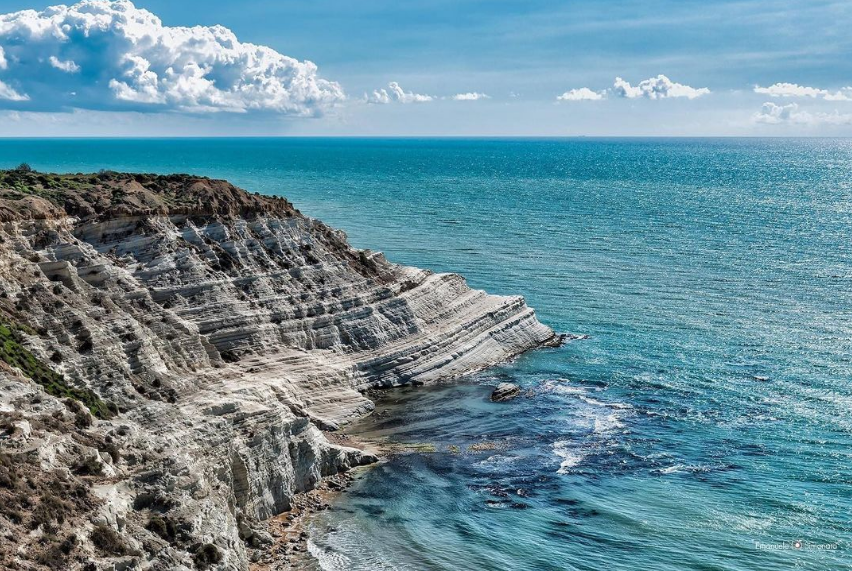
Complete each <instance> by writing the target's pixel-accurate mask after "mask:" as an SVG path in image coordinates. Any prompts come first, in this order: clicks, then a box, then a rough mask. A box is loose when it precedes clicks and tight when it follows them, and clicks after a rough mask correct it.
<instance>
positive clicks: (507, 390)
mask: <svg viewBox="0 0 852 571" xmlns="http://www.w3.org/2000/svg"><path fill="white" fill-rule="evenodd" d="M519 394H521V387H519V386H518V385H516V384H514V383H500V384H499V385H497V386H496V387H494V390H493V391H492V392H491V402H503V401H507V400H512V399H513V398H515V397H516V396H518V395H519Z"/></svg>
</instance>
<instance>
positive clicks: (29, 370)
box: [0, 323, 116, 418]
mask: <svg viewBox="0 0 852 571" xmlns="http://www.w3.org/2000/svg"><path fill="white" fill-rule="evenodd" d="M19 330H20V328H15V327H13V326H11V325H6V324H3V323H0V361H3V362H4V363H6V364H8V365H10V366H12V367H17V368H18V369H20V370H21V372H22V373H23V374H24V375H25V376H27V377H29V378H30V379H32V380H33V381H35V382H37V383H38V384H40V385H41V386H43V387H44V390H45V391H46V392H47V394H49V395H52V396H55V397H58V398H71V399H74V400H77V401H80V402H81V403H83V404H84V405H85V406H86V407H88V409H89V411H91V413H92V414H93V415H94V416H96V417H98V418H111V417H112V416H114V415H115V412H116V410H115V406H114V405H112V404H111V403H107V402H105V401H103V400H101V399H100V398H99V397H98V395H96V394H95V393H93V392H92V391H90V390H88V389H80V388H76V387H72V386H69V385H68V383H67V381H66V380H65V377H64V376H62V375H60V374H59V373H57V372H55V371H54V370H52V369H51V368H50V367H48V366H47V365H45V364H44V363H42V362H41V361H40V360H39V359H37V358H36V356H35V355H33V354H32V353H30V352H29V351H28V350H27V349H26V348H25V347H24V346H23V344H22V338H21V334H20V333H19Z"/></svg>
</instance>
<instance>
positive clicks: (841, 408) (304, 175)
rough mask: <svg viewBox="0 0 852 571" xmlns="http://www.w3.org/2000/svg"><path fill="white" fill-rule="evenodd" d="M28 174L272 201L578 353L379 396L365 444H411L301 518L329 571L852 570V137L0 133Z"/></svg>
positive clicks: (551, 353)
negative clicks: (514, 312) (156, 176)
mask: <svg viewBox="0 0 852 571" xmlns="http://www.w3.org/2000/svg"><path fill="white" fill-rule="evenodd" d="M22 161H27V162H29V163H30V164H31V165H32V166H34V167H36V168H39V169H44V170H61V171H92V170H98V169H100V168H111V169H116V170H143V171H157V172H174V171H188V172H194V173H199V174H205V175H210V176H215V177H224V178H228V179H230V180H232V181H233V182H235V183H236V184H238V185H240V186H243V187H245V188H248V189H250V190H253V191H254V190H257V191H260V192H264V193H269V194H285V195H287V196H288V198H290V199H291V200H292V201H293V202H295V203H296V205H297V207H299V208H301V210H302V211H303V212H305V213H307V214H309V215H312V216H316V217H318V218H321V219H323V220H325V221H326V222H328V223H330V224H332V225H334V226H337V227H340V228H343V229H345V230H346V231H347V232H348V234H349V236H350V238H351V241H352V242H353V244H354V245H356V246H359V247H368V248H374V249H381V250H383V251H384V252H385V253H386V254H387V255H388V257H389V258H390V259H392V260H395V261H399V262H404V263H408V264H414V265H418V266H425V267H430V268H433V269H436V270H452V271H458V272H461V273H463V274H464V275H466V276H467V277H468V279H469V282H470V283H471V285H473V286H474V287H479V288H484V289H487V290H489V291H492V292H495V293H522V294H524V295H525V296H526V297H527V300H528V302H529V303H530V305H532V306H533V307H535V308H536V309H537V311H538V314H539V317H540V318H541V320H542V321H544V322H546V323H548V324H549V325H551V326H552V327H553V328H554V329H557V330H559V331H570V332H574V333H583V334H588V335H589V336H590V338H589V339H587V340H584V341H577V342H574V343H571V344H569V345H567V346H566V347H564V348H562V349H558V350H544V351H539V352H535V353H531V354H528V355H526V356H524V357H522V358H521V359H519V360H518V361H517V362H516V363H513V364H511V365H507V366H504V367H501V368H499V369H497V370H493V371H489V372H487V373H485V374H483V375H480V376H478V377H474V378H471V379H469V380H468V382H466V383H462V384H455V385H452V386H446V387H439V388H423V389H411V390H403V391H398V392H394V393H390V394H389V396H388V400H387V401H386V402H383V403H382V404H381V406H380V409H379V413H378V414H376V415H375V416H374V417H372V418H370V419H367V420H366V421H365V422H363V423H362V424H361V425H360V426H359V427H357V430H358V431H359V432H361V433H363V434H364V435H365V436H369V437H374V438H379V439H389V440H391V441H394V442H396V443H399V444H409V445H412V447H413V448H414V449H415V450H420V451H419V452H418V451H415V452H409V453H404V454H400V455H397V456H395V457H393V458H392V459H391V460H390V461H388V462H387V463H384V464H382V465H380V466H378V467H377V468H375V469H372V470H370V471H368V472H367V473H366V474H365V475H364V476H363V477H361V478H360V479H359V480H358V481H357V483H356V484H355V486H354V487H353V490H352V493H350V494H348V495H345V496H344V497H343V498H342V499H341V500H340V501H339V502H337V504H336V505H335V507H334V509H333V510H331V511H330V512H328V513H327V514H324V515H323V516H322V517H321V518H318V519H317V520H316V521H315V522H314V524H313V527H312V532H311V549H312V550H313V551H314V552H315V553H316V554H318V555H319V556H320V558H321V560H322V561H323V565H324V566H325V567H326V568H329V569H365V570H366V569H400V570H402V569H405V570H408V569H412V570H414V569H417V570H420V569H447V570H450V569H453V570H456V569H476V570H480V569H483V570H491V569H493V570H498V569H500V570H502V569H584V570H586V569H588V570H597V569H607V570H632V569H661V570H680V569H704V570H716V569H718V570H728V569H731V570H746V569H760V570H764V569H765V570H776V569H777V570H786V569H807V570H811V569H812V570H824V569H829V570H833V569H848V568H850V567H852V553H850V551H849V549H850V541H852V515H850V513H852V287H850V280H852V228H850V226H851V225H852V141H849V140H752V139H749V140H737V139H733V140H731V139H723V140H702V139H695V140H690V139H679V140H591V139H589V140H586V139H583V140H565V141H557V140H523V141H513V140H499V141H487V140H333V139H309V140H263V139H259V140H212V141H211V140H206V141H191V140H181V141H50V142H46V141H2V142H0V166H14V165H15V164H17V163H19V162H22ZM501 380H511V381H514V382H517V383H519V384H521V385H523V386H524V387H525V388H526V389H528V392H527V394H526V395H525V396H524V397H522V398H519V399H516V400H515V401H512V402H511V403H506V404H492V403H490V402H488V399H487V396H488V393H489V388H488V385H493V384H494V383H496V382H498V381H501ZM471 446H473V448H472V449H471ZM430 450H434V452H431V451H430ZM794 541H800V542H802V546H801V548H799V549H796V548H795V547H792V546H791V545H790V543H789V542H794ZM785 542H787V543H785ZM786 547H789V549H787V548H786ZM820 547H822V548H820Z"/></svg>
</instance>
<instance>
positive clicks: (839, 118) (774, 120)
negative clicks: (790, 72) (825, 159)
mask: <svg viewBox="0 0 852 571" xmlns="http://www.w3.org/2000/svg"><path fill="white" fill-rule="evenodd" d="M752 119H753V120H754V121H755V122H756V123H767V124H769V125H782V124H788V125H852V114H848V113H838V112H837V111H834V112H833V113H821V112H818V113H811V112H809V111H803V110H801V109H799V106H798V105H797V104H796V103H790V104H788V105H777V104H775V103H772V102H771V101H770V102H767V103H764V104H763V107H761V109H760V111H758V112H757V113H755V114H754V116H753V117H752Z"/></svg>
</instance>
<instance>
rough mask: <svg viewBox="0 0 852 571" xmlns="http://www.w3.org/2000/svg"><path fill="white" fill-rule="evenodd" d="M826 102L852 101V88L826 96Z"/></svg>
mask: <svg viewBox="0 0 852 571" xmlns="http://www.w3.org/2000/svg"><path fill="white" fill-rule="evenodd" d="M824 99H825V100H826V101H852V87H841V88H840V89H839V90H838V91H834V92H828V93H826V94H825V97H824Z"/></svg>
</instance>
